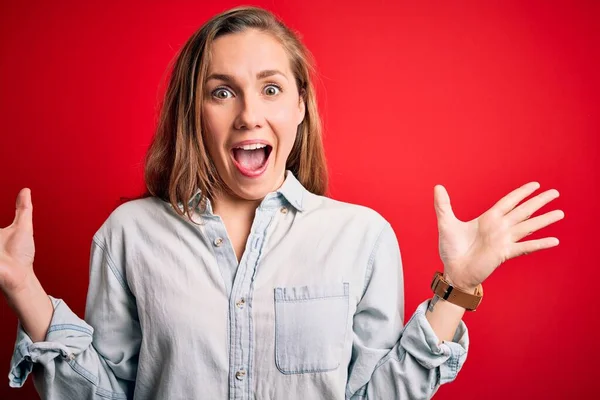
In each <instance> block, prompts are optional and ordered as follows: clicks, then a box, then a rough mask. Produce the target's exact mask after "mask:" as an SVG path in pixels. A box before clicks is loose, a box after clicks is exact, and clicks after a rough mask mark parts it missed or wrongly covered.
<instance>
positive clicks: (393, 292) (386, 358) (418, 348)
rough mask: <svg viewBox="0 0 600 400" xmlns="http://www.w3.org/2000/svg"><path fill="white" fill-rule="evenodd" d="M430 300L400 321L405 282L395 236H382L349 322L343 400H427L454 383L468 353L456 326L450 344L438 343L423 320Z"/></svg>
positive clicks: (389, 232)
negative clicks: (350, 336) (350, 341)
mask: <svg viewBox="0 0 600 400" xmlns="http://www.w3.org/2000/svg"><path fill="white" fill-rule="evenodd" d="M428 305H429V300H426V301H424V302H422V303H421V304H420V305H419V306H418V307H417V309H416V310H415V312H414V313H413V315H412V316H411V318H410V320H409V321H408V322H407V323H406V325H404V324H403V321H404V280H403V270H402V259H401V254H400V248H399V246H398V241H397V238H396V235H395V233H394V231H393V229H392V227H391V225H390V224H389V223H386V225H385V227H384V228H383V230H382V231H381V233H380V235H379V238H378V239H377V242H376V244H375V247H374V249H373V252H372V255H371V258H370V260H369V266H368V268H367V273H366V278H365V287H364V293H363V296H362V298H361V300H360V302H359V304H358V306H357V310H356V312H355V315H354V321H353V335H354V336H353V345H352V359H351V362H350V365H349V369H348V383H347V385H346V398H347V399H362V400H364V399H365V398H367V399H429V398H431V397H432V396H433V395H434V394H435V393H436V391H437V390H438V388H439V387H440V385H442V384H444V383H447V382H451V381H453V380H454V379H455V378H456V375H457V374H458V372H459V371H460V369H461V367H462V365H463V364H464V362H465V360H466V357H467V351H468V347H469V337H468V331H467V327H466V325H465V323H464V322H463V321H461V322H460V324H459V326H458V328H457V330H456V332H455V335H454V338H453V341H452V342H447V341H444V342H442V343H440V344H438V343H439V339H438V337H437V335H436V334H435V332H434V331H433V329H432V327H431V325H430V324H429V322H428V321H427V319H426V318H425V311H426V310H427V306H428Z"/></svg>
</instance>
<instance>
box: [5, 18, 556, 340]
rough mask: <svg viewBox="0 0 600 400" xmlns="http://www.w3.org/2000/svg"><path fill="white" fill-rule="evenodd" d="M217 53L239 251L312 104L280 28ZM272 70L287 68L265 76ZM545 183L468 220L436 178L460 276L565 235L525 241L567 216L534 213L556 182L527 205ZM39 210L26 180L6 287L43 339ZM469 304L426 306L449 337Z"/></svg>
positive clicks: (462, 279) (212, 142) (211, 100)
mask: <svg viewBox="0 0 600 400" xmlns="http://www.w3.org/2000/svg"><path fill="white" fill-rule="evenodd" d="M212 52H213V62H212V64H211V65H210V66H209V75H212V74H221V75H228V76H230V78H228V79H227V80H223V79H222V78H223V77H221V78H219V79H209V80H208V81H207V87H206V92H205V93H204V96H205V97H204V99H205V102H204V105H203V107H204V109H203V111H204V115H205V117H206V123H207V131H206V132H205V135H206V136H205V138H206V141H207V147H208V151H209V154H210V156H211V157H212V159H213V160H214V162H215V165H216V167H217V170H218V172H219V174H220V176H221V177H222V178H223V180H224V181H225V183H226V184H227V186H228V190H227V191H225V192H223V193H218V194H217V195H216V196H215V199H214V200H213V203H214V204H213V206H214V207H213V209H214V212H215V213H217V214H218V215H220V216H221V217H222V219H223V221H224V223H225V226H226V229H227V232H228V235H229V237H230V239H231V240H232V242H233V246H234V250H235V252H236V255H237V256H238V259H239V258H241V254H242V252H243V250H244V244H245V243H246V239H247V237H248V234H249V232H250V226H251V224H252V220H253V217H254V210H255V209H256V207H257V206H258V204H259V203H260V201H261V200H262V198H264V196H265V195H266V194H267V193H269V192H272V191H275V190H276V189H277V188H279V187H280V186H281V184H282V183H283V180H284V173H285V162H286V159H287V157H288V155H289V153H290V151H291V148H292V145H293V142H294V137H295V134H296V129H297V126H298V124H300V123H301V121H302V119H303V118H304V113H305V106H304V103H303V101H302V100H301V98H300V96H299V94H298V89H297V87H296V86H295V80H294V79H293V75H292V73H291V71H290V67H289V60H288V58H287V55H286V53H285V51H284V49H283V48H282V47H281V45H280V44H279V43H278V42H277V41H276V40H275V39H274V38H272V37H271V36H269V35H267V34H264V33H260V32H257V31H253V30H250V31H246V32H243V33H238V34H232V35H227V36H223V37H220V38H219V39H217V40H216V41H215V43H214V46H213V48H212ZM265 70H278V71H280V73H278V74H274V75H272V76H269V77H265V76H257V74H259V73H260V72H262V71H265ZM273 84H276V85H277V86H279V90H278V89H277V88H274V87H273ZM218 87H222V89H217V88H218ZM256 138H260V139H264V140H267V141H268V142H269V143H270V144H271V145H272V146H273V153H272V155H271V157H272V159H271V163H270V165H269V167H268V169H267V171H266V172H265V174H264V175H263V176H261V177H260V178H257V179H250V178H247V177H244V176H243V175H241V174H240V173H239V172H238V171H237V169H236V167H235V166H234V165H233V162H232V160H231V156H230V148H231V145H232V144H233V143H234V142H237V141H240V140H246V139H256ZM538 188H539V184H538V183H537V182H530V183H528V184H526V185H523V186H522V187H520V188H517V189H515V190H513V191H512V192H510V193H509V194H507V195H506V196H504V197H503V198H502V199H500V200H499V201H498V202H497V203H496V204H495V205H494V206H493V207H492V208H490V209H489V210H488V211H486V212H485V213H483V214H481V215H480V216H479V217H477V218H475V219H473V220H471V221H467V222H464V221H461V220H459V219H458V218H456V216H455V215H454V213H453V211H452V207H451V205H450V198H449V196H448V193H447V192H446V189H445V188H444V187H443V186H441V185H436V186H435V187H434V208H435V212H436V216H437V224H438V231H439V251H440V258H441V260H442V262H443V264H444V275H445V277H446V279H447V280H449V281H450V283H451V284H453V285H455V286H456V287H459V288H462V289H464V290H467V291H470V292H473V291H474V289H475V287H476V286H477V285H479V284H480V283H482V282H483V281H484V280H485V279H487V278H488V277H489V276H490V275H491V274H492V273H493V272H494V271H495V270H496V268H498V266H500V265H501V264H502V263H504V262H506V261H507V260H509V259H511V258H515V257H519V256H521V255H524V254H529V253H532V252H536V251H539V250H543V249H548V248H551V247H554V246H556V245H558V239H556V238H543V239H539V240H529V241H522V239H523V238H525V237H526V236H528V235H529V234H531V233H533V232H536V231H538V230H540V229H542V228H544V227H546V226H548V225H550V224H553V223H555V222H557V221H558V220H561V219H562V218H564V213H563V212H562V211H561V210H554V211H551V212H548V213H546V214H543V215H540V216H537V217H535V218H531V219H530V216H531V215H532V214H533V213H535V212H536V211H537V210H539V209H540V208H541V207H542V206H544V205H545V204H547V203H549V202H550V201H552V200H554V199H556V198H557V197H558V195H559V193H558V191H556V190H554V189H550V190H547V191H545V192H543V193H541V194H539V195H537V196H534V197H532V198H531V199H529V200H527V201H525V202H523V203H522V204H519V203H520V202H521V201H523V200H524V199H525V198H526V197H527V196H529V195H531V194H532V193H533V192H535V190H537V189H538ZM32 215H33V204H32V201H31V191H30V189H28V188H24V189H21V191H20V192H19V194H18V196H17V201H16V212H15V219H14V221H13V223H12V224H11V225H10V226H8V227H6V228H3V229H0V289H1V290H2V293H3V294H4V296H5V297H6V299H7V301H8V304H9V305H10V306H11V307H12V309H13V310H14V312H15V314H16V315H17V317H18V318H19V320H20V321H21V324H22V325H23V328H24V329H25V331H26V332H27V333H28V334H29V335H30V336H31V338H32V340H33V341H34V342H36V341H42V340H44V338H45V336H46V332H47V330H48V326H49V324H50V321H51V318H52V313H53V308H52V303H51V302H50V299H49V298H48V296H47V294H46V292H45V291H44V289H43V287H42V285H41V284H40V282H39V280H38V279H37V277H36V275H35V273H34V271H33V262H34V254H35V246H34V241H33V222H32ZM464 312H465V309H464V308H461V307H459V306H456V305H454V304H451V303H449V302H446V301H443V300H440V301H439V302H438V303H437V304H436V306H435V308H434V310H433V312H430V311H427V312H426V318H427V319H428V320H429V322H430V324H431V326H432V328H433V330H434V332H435V333H436V335H437V336H438V338H439V339H440V341H444V340H447V341H450V340H452V338H453V336H454V333H455V331H456V328H457V327H458V324H459V323H460V320H461V319H462V317H463V315H464Z"/></svg>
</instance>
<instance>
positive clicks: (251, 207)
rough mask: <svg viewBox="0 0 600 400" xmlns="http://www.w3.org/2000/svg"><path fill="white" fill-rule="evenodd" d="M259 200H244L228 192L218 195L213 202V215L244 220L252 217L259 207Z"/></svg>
mask: <svg viewBox="0 0 600 400" xmlns="http://www.w3.org/2000/svg"><path fill="white" fill-rule="evenodd" d="M261 201H262V199H260V200H246V199H241V198H239V197H236V196H233V195H232V194H231V193H229V192H226V191H224V192H220V193H218V194H217V195H216V196H215V198H214V200H213V202H212V203H213V204H212V206H213V213H214V214H217V215H219V216H221V217H227V216H232V217H236V218H243V219H244V220H246V219H248V218H250V219H252V218H253V217H254V213H255V211H256V208H257V207H258V206H259V205H260V203H261Z"/></svg>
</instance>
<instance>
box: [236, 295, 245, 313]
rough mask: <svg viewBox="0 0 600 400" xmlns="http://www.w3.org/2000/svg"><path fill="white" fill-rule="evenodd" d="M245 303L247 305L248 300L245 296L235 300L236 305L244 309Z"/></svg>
mask: <svg viewBox="0 0 600 400" xmlns="http://www.w3.org/2000/svg"><path fill="white" fill-rule="evenodd" d="M245 305H246V300H245V299H244V298H243V297H242V298H241V299H239V300H238V301H236V302H235V306H236V307H237V308H239V309H240V310H242V309H243V308H244V306H245Z"/></svg>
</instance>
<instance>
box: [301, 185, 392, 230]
mask: <svg viewBox="0 0 600 400" xmlns="http://www.w3.org/2000/svg"><path fill="white" fill-rule="evenodd" d="M305 204H306V211H307V214H308V215H312V216H313V217H314V218H319V219H321V220H323V222H325V223H328V224H340V225H342V226H345V227H346V228H362V229H365V228H366V229H367V230H369V231H373V232H375V233H380V232H382V231H383V230H385V229H386V228H387V227H390V223H389V222H388V220H387V219H386V218H384V217H383V216H382V215H381V214H380V213H379V212H377V211H376V210H374V209H372V208H370V207H367V206H364V205H360V204H355V203H349V202H345V201H341V200H336V199H333V198H331V197H327V196H320V195H316V194H313V193H310V194H309V195H308V196H306V199H305Z"/></svg>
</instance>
